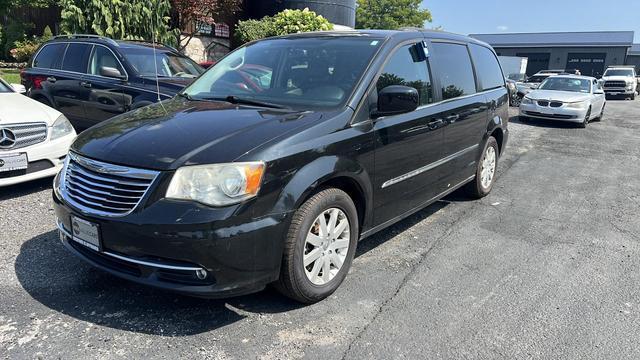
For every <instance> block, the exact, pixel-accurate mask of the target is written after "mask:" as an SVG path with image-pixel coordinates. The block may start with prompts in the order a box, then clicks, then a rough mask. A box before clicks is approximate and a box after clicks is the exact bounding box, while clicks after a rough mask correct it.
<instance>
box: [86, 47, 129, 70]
mask: <svg viewBox="0 0 640 360" xmlns="http://www.w3.org/2000/svg"><path fill="white" fill-rule="evenodd" d="M102 67H110V68H114V69H118V70H119V71H120V74H122V75H124V70H123V69H122V66H120V63H119V62H118V60H117V59H116V57H115V56H114V55H113V53H112V52H111V50H109V49H107V48H106V47H104V46H98V45H96V46H94V47H93V53H91V58H90V59H89V74H92V75H100V69H101V68H102Z"/></svg>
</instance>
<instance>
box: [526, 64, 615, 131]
mask: <svg viewBox="0 0 640 360" xmlns="http://www.w3.org/2000/svg"><path fill="white" fill-rule="evenodd" d="M605 103H606V99H605V96H604V90H603V89H602V86H601V85H600V83H599V82H598V80H597V79H595V78H593V77H588V76H577V75H557V76H551V77H549V78H547V79H546V80H545V81H544V82H542V84H540V87H539V88H538V89H536V90H533V91H531V92H530V93H528V94H527V95H526V96H525V97H524V98H523V99H522V103H521V104H520V119H521V120H527V119H528V118H537V119H545V120H560V121H570V122H574V123H577V124H578V125H580V126H581V127H586V126H587V124H588V123H589V122H590V121H592V120H600V119H602V116H603V115H604V107H605Z"/></svg>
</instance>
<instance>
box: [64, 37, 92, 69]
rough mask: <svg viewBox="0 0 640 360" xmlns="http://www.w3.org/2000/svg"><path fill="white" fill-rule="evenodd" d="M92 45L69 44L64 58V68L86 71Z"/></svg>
mask: <svg viewBox="0 0 640 360" xmlns="http://www.w3.org/2000/svg"><path fill="white" fill-rule="evenodd" d="M90 50H91V45H88V44H69V46H68V47H67V51H66V52H65V53H64V59H63V60H62V70H66V71H74V72H78V73H85V72H86V71H87V58H88V57H89V51H90Z"/></svg>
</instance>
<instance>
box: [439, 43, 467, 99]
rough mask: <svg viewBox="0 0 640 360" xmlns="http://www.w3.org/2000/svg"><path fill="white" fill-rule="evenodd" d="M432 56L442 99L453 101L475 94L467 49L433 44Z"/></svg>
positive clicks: (453, 45) (458, 46) (455, 45)
mask: <svg viewBox="0 0 640 360" xmlns="http://www.w3.org/2000/svg"><path fill="white" fill-rule="evenodd" d="M433 52H434V54H433V56H434V58H435V59H436V61H437V63H438V75H439V77H440V85H441V86H442V99H443V100H447V99H453V98H456V97H459V96H464V95H470V94H474V93H475V92H476V82H475V79H474V77H473V68H472V66H471V58H469V52H468V51H467V47H466V46H464V45H458V44H446V43H434V44H433Z"/></svg>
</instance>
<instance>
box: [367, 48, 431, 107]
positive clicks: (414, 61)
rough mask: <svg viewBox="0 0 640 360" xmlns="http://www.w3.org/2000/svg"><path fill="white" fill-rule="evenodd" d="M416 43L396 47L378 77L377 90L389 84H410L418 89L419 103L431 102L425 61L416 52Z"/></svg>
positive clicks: (429, 82)
mask: <svg viewBox="0 0 640 360" xmlns="http://www.w3.org/2000/svg"><path fill="white" fill-rule="evenodd" d="M415 46H416V45H406V46H403V47H401V48H400V49H398V50H397V51H396V52H395V54H393V56H391V59H390V60H389V62H388V63H387V64H386V65H385V67H384V70H383V71H382V74H381V75H380V77H379V78H378V82H377V84H376V87H377V89H378V91H380V90H382V89H384V88H385V87H387V86H389V85H404V86H410V87H412V88H414V89H416V90H418V94H419V95H420V105H425V104H429V103H432V102H433V89H432V86H431V77H430V76H429V66H428V64H427V61H426V60H424V59H422V60H421V59H420V57H419V56H418V54H416V49H415Z"/></svg>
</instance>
